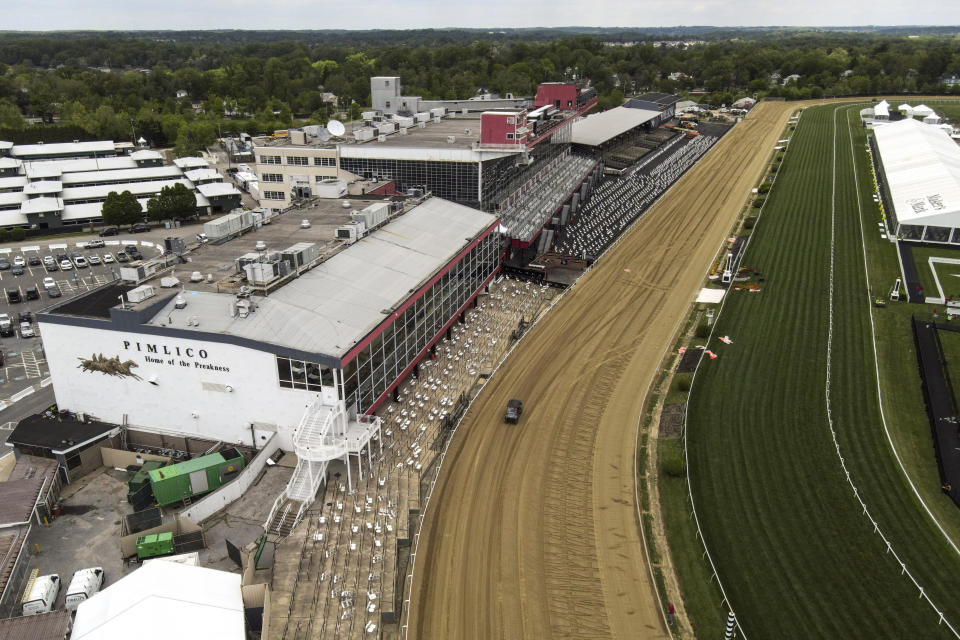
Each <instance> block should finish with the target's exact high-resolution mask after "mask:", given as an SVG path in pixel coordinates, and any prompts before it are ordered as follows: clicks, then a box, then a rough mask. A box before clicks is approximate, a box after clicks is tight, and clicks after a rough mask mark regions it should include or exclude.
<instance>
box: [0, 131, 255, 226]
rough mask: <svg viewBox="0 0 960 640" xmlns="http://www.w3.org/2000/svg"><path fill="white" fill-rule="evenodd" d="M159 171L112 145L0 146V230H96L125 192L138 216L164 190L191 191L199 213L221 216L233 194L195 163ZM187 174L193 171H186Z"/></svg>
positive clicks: (159, 166)
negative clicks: (108, 202)
mask: <svg viewBox="0 0 960 640" xmlns="http://www.w3.org/2000/svg"><path fill="white" fill-rule="evenodd" d="M184 167H187V168H188V169H187V171H186V173H185V169H184V168H183V167H181V166H179V165H178V164H174V165H164V164H163V156H162V155H161V154H160V153H158V152H156V151H152V150H149V149H138V150H134V149H133V145H131V144H129V143H123V142H121V143H115V142H112V141H109V140H107V141H97V142H72V143H62V144H32V145H15V144H12V143H9V142H0V227H5V228H12V227H20V228H24V229H56V228H58V227H64V226H71V225H82V224H87V223H91V222H98V221H99V220H100V218H101V209H102V203H103V201H104V200H105V199H106V197H107V195H108V194H109V193H110V192H111V191H116V192H118V193H119V192H123V191H130V192H131V193H132V194H133V195H134V196H136V197H137V199H138V200H139V201H140V203H141V205H142V206H143V207H144V210H146V204H147V201H148V200H149V199H150V198H152V197H154V196H156V195H157V194H159V193H160V190H161V189H163V188H164V187H166V186H171V185H174V184H177V183H179V184H183V185H184V186H185V187H187V188H188V189H190V190H191V191H193V192H194V193H195V195H196V199H197V208H198V210H199V211H200V212H202V213H216V212H219V211H229V210H231V209H233V208H234V207H236V206H238V205H239V203H240V192H239V191H238V190H237V189H236V188H234V187H233V186H232V185H230V184H227V183H225V182H224V181H223V176H222V175H220V174H219V173H217V172H216V171H215V170H213V169H210V168H209V166H208V165H207V162H206V161H205V160H203V159H202V158H194V159H192V161H190V162H188V163H184ZM189 169H193V171H189Z"/></svg>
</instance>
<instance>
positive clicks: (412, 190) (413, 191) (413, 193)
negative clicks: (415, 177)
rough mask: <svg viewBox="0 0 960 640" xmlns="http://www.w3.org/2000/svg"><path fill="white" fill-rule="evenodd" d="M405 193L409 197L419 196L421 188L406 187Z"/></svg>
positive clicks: (421, 193) (421, 191) (420, 195)
mask: <svg viewBox="0 0 960 640" xmlns="http://www.w3.org/2000/svg"><path fill="white" fill-rule="evenodd" d="M407 195H408V196H409V197H411V198H420V197H422V196H423V189H417V188H414V187H411V188H410V189H407Z"/></svg>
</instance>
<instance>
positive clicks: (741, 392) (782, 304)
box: [685, 105, 960, 638]
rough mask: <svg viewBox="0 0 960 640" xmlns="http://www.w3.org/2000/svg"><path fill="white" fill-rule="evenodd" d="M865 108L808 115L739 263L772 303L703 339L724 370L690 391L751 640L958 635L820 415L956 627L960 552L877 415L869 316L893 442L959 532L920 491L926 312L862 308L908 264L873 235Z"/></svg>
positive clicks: (715, 523) (695, 469) (698, 455)
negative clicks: (913, 323) (915, 316)
mask: <svg viewBox="0 0 960 640" xmlns="http://www.w3.org/2000/svg"><path fill="white" fill-rule="evenodd" d="M859 106H860V105H856V106H840V107H837V106H835V105H828V106H823V107H815V108H811V109H808V110H807V111H806V113H805V114H804V116H803V117H802V118H801V121H800V124H799V126H798V127H797V129H796V131H795V132H794V134H793V137H792V140H791V148H790V152H789V153H788V154H787V157H786V160H785V161H784V165H783V167H782V169H781V171H780V175H779V177H778V179H777V183H776V185H775V186H774V188H773V190H772V191H771V193H770V196H769V198H768V204H767V208H766V209H765V212H764V217H763V219H761V221H760V222H759V224H758V225H757V227H756V229H755V231H754V240H753V244H751V246H750V248H749V249H748V254H747V255H746V259H745V263H747V264H750V265H751V266H753V267H755V268H758V269H761V270H762V271H763V272H764V274H765V276H766V282H765V284H764V288H763V291H762V292H761V293H760V294H746V293H731V294H730V296H729V297H728V301H727V303H726V306H725V309H724V311H723V314H722V315H721V316H720V318H719V319H718V321H717V334H716V335H724V334H728V335H730V336H731V337H732V338H733V339H734V344H733V345H724V344H723V343H720V342H719V341H714V342H712V343H711V344H710V348H711V349H713V350H714V351H715V352H717V353H718V354H719V358H718V359H717V360H712V361H708V362H707V363H705V364H704V365H702V366H701V369H700V371H699V372H698V373H697V376H696V379H695V381H694V384H693V390H692V393H691V398H690V421H689V423H688V425H687V446H688V453H689V460H690V466H691V471H690V477H691V486H692V491H693V495H694V499H695V503H696V507H697V511H698V514H699V516H700V519H701V525H702V527H703V529H704V536H705V539H706V543H707V545H708V547H709V549H710V551H711V555H712V556H713V558H714V561H715V563H716V565H717V569H718V572H719V574H720V578H721V580H722V582H723V584H724V588H725V589H726V590H727V593H728V595H729V597H730V600H731V603H730V604H731V605H732V607H733V608H734V609H735V610H736V612H737V615H738V619H739V621H740V623H741V624H742V626H743V628H744V629H745V631H746V632H747V634H748V635H749V636H750V637H751V638H811V637H816V638H880V637H893V638H941V637H948V635H949V631H948V630H947V629H946V626H945V625H939V624H938V616H937V615H936V614H935V613H934V612H933V610H932V609H931V607H930V605H929V604H927V602H926V601H924V600H921V599H919V598H918V595H919V592H918V590H917V589H916V588H915V587H914V586H913V584H912V583H911V582H910V581H909V580H907V579H906V578H904V577H903V576H902V575H901V567H900V566H899V565H898V564H897V563H896V562H895V561H894V560H893V557H892V555H891V554H888V553H887V548H886V545H885V544H884V543H883V542H882V540H881V538H880V537H879V536H878V535H877V534H876V533H875V532H874V528H873V525H872V524H871V522H870V520H868V519H867V518H866V517H865V516H864V515H863V513H862V510H861V508H860V505H859V503H858V501H857V499H856V498H855V496H854V495H853V492H852V490H851V487H850V485H849V484H848V482H847V478H846V474H845V472H844V470H843V467H842V466H841V461H840V458H839V456H838V454H837V450H836V448H835V445H834V441H833V436H832V434H831V423H830V422H829V421H828V415H827V407H828V406H829V407H830V409H831V411H832V426H833V428H834V430H835V433H836V438H837V442H838V444H839V447H840V451H841V453H842V455H843V456H844V459H845V461H846V466H847V470H848V471H849V473H850V477H851V479H852V480H853V482H854V483H855V484H856V486H857V487H858V490H859V495H860V496H861V497H862V498H863V500H864V501H865V503H866V504H867V506H868V508H869V509H870V511H871V513H872V515H873V517H874V518H875V519H876V521H877V523H878V525H879V527H880V528H881V529H882V530H883V532H884V533H885V534H886V535H887V538H888V539H889V540H890V542H891V544H892V546H893V549H894V550H896V552H897V553H899V554H900V557H901V559H902V560H903V561H904V562H905V563H906V565H907V567H908V568H909V569H910V571H911V572H912V573H913V575H914V576H915V577H916V578H917V580H918V581H919V582H920V584H921V585H923V586H924V588H925V590H926V593H927V594H928V595H929V596H930V598H931V599H932V600H933V601H934V602H935V603H936V604H937V605H938V606H939V607H940V608H941V609H942V610H943V611H944V613H945V615H946V617H947V619H948V620H950V621H951V622H953V623H954V624H958V625H960V600H958V599H957V598H955V597H954V594H955V588H954V586H955V584H956V576H957V575H958V574H960V555H958V554H957V553H956V551H955V550H954V549H953V548H951V547H949V546H948V545H947V544H946V542H945V539H944V537H943V535H942V534H941V532H940V531H938V530H937V529H936V528H935V527H934V525H933V523H932V521H931V519H930V518H929V516H927V514H926V513H925V512H924V511H923V510H922V508H921V506H920V504H919V502H918V501H917V499H916V497H915V496H914V494H913V492H912V490H911V489H910V488H909V486H908V484H907V482H906V479H905V477H904V474H903V472H902V471H901V469H900V466H899V464H898V463H897V460H896V459H895V457H894V455H893V451H892V449H891V446H890V442H889V441H888V438H887V435H886V432H885V430H884V423H883V421H882V420H881V414H880V406H879V402H878V397H877V393H876V386H877V379H876V376H875V373H874V364H873V357H874V356H873V345H872V338H871V336H872V334H871V332H872V327H871V323H870V319H871V314H873V315H874V316H875V317H876V322H877V327H876V329H877V333H878V335H879V336H880V337H881V340H880V347H879V349H880V353H879V358H880V362H881V363H882V364H881V369H882V372H881V381H880V384H881V388H882V389H883V391H884V394H885V395H884V409H885V411H886V417H887V419H888V425H887V426H888V427H889V428H890V429H891V436H890V438H891V439H892V440H893V442H894V444H895V445H896V447H897V450H898V452H899V454H900V455H901V457H902V458H903V460H904V465H905V466H906V467H907V469H908V471H910V473H911V476H912V477H913V479H914V482H915V483H916V484H917V485H918V488H919V489H920V492H921V495H923V496H924V498H925V499H926V500H928V501H929V502H930V503H931V508H933V509H934V510H935V513H937V514H938V516H939V517H941V518H942V519H943V520H946V521H947V522H946V523H945V526H947V527H948V529H949V531H950V532H951V533H956V532H957V531H960V515H958V513H957V510H956V508H953V510H952V511H950V510H948V509H946V508H945V507H946V504H944V503H948V502H949V501H948V500H946V499H945V498H943V499H942V500H938V495H937V493H938V489H939V485H938V483H934V486H933V487H932V488H931V487H930V486H929V482H928V480H929V478H930V477H931V474H932V477H933V478H934V479H935V478H936V465H935V463H934V460H933V453H932V444H931V442H930V429H929V426H928V425H927V424H926V416H925V414H924V413H923V405H922V399H921V397H920V393H919V387H918V382H919V380H918V376H917V373H916V359H915V357H914V354H913V345H912V339H911V338H910V333H909V317H910V314H911V313H912V312H920V313H924V312H928V311H925V307H923V306H918V305H907V304H906V303H902V304H891V305H890V306H888V307H887V308H885V309H877V310H876V311H873V310H872V309H871V307H870V300H869V295H868V284H869V287H870V288H872V289H873V290H874V291H877V292H885V291H887V290H889V288H890V286H891V284H892V283H893V281H894V280H895V279H896V277H897V275H898V272H899V269H898V267H897V260H896V256H895V254H894V253H893V251H892V245H890V243H888V242H886V241H883V240H881V239H880V236H879V234H878V233H877V232H876V226H877V225H876V222H877V221H878V219H879V214H878V212H877V211H876V208H875V207H873V206H872V199H871V197H870V192H871V190H872V184H871V182H870V180H869V166H868V165H867V154H866V150H865V148H864V147H865V139H864V134H863V132H862V129H861V128H860V127H859V124H858V123H856V124H852V123H855V116H856V110H857V109H858V108H859ZM851 124H852V126H851ZM834 162H835V163H836V181H834ZM855 175H856V177H857V178H859V181H860V184H859V187H860V191H859V192H858V191H857V187H856V185H855V181H854V177H855ZM858 201H859V202H860V204H861V205H862V206H863V214H864V220H863V226H864V231H865V233H864V234H861V227H860V219H859V210H858V206H857V204H858ZM831 212H835V219H832V218H831ZM831 240H833V241H834V242H835V249H834V250H832V249H831ZM864 247H866V249H867V251H868V255H869V257H870V282H869V283H868V282H867V276H866V274H865V271H864V258H863V252H864ZM831 258H832V260H833V262H834V272H833V282H832V284H833V288H834V296H833V304H832V307H831V305H830V297H829V292H830V288H831V272H830V263H831ZM875 258H878V259H876V260H875ZM831 312H832V322H833V335H832V340H831V337H830V334H829V329H828V327H829V325H830V319H831ZM828 344H829V345H830V346H831V347H832V351H831V366H832V375H831V387H830V394H829V405H828V403H827V401H828V396H827V393H826V389H825V383H826V365H827V347H828ZM893 372H896V375H892V373H893ZM908 374H912V377H911V375H908ZM914 382H916V383H917V384H914ZM892 386H896V387H897V388H896V389H892V388H891V387H892ZM951 506H952V505H951ZM685 588H686V586H685Z"/></svg>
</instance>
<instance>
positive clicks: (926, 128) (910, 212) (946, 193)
mask: <svg viewBox="0 0 960 640" xmlns="http://www.w3.org/2000/svg"><path fill="white" fill-rule="evenodd" d="M873 135H874V136H875V138H876V141H877V149H878V151H879V152H880V157H881V159H882V160H883V172H884V174H885V175H886V177H887V185H888V186H889V188H890V197H891V199H892V200H893V203H892V204H893V207H894V209H895V210H896V214H897V220H898V221H899V222H900V224H915V225H933V226H943V227H960V147H958V146H957V143H955V142H954V141H953V140H952V139H951V138H950V135H949V134H947V133H946V132H944V130H943V129H941V128H940V127H937V126H934V125H929V124H924V123H922V122H919V121H917V120H914V119H912V118H907V119H904V120H899V121H897V122H891V123H890V124H885V125H882V126H879V127H876V128H875V129H874V131H873Z"/></svg>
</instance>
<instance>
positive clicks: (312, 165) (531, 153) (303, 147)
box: [254, 77, 597, 245]
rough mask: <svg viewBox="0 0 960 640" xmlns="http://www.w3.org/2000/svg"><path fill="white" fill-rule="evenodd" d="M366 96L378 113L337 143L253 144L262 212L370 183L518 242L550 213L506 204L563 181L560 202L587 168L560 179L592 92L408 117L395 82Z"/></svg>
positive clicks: (414, 107) (472, 104) (289, 138)
mask: <svg viewBox="0 0 960 640" xmlns="http://www.w3.org/2000/svg"><path fill="white" fill-rule="evenodd" d="M371 92H372V95H373V98H374V99H373V102H374V106H377V105H379V106H380V107H381V108H380V109H377V110H373V111H368V112H365V113H363V120H362V121H358V122H356V123H353V125H352V126H351V127H349V129H348V130H347V131H346V132H345V133H344V134H343V135H342V136H339V137H338V136H331V135H329V133H328V132H327V131H326V130H325V129H323V128H322V127H304V128H303V129H302V130H290V131H286V132H277V134H275V135H274V136H270V137H267V138H260V139H256V140H255V141H254V143H255V154H254V155H255V158H256V173H257V175H258V176H259V186H260V194H261V198H260V204H261V206H262V207H266V208H272V209H276V210H281V209H284V208H286V207H289V206H290V205H291V204H292V203H293V202H294V201H295V200H296V199H298V198H303V197H311V196H313V195H316V194H317V193H320V192H322V191H326V188H327V185H328V184H329V183H330V182H331V181H340V182H342V183H344V184H345V183H347V182H353V181H356V180H373V181H379V182H387V183H392V187H391V189H393V190H395V191H398V192H410V193H420V192H429V193H431V194H433V195H434V196H437V197H441V198H445V199H448V200H452V201H454V202H458V203H460V204H465V205H467V206H470V207H474V208H476V209H480V210H482V211H487V212H494V213H497V214H499V215H501V216H502V217H503V220H504V227H505V228H506V229H508V230H511V231H510V232H511V233H516V234H517V235H516V236H513V235H512V236H511V237H513V238H514V239H515V240H516V241H518V242H520V243H522V244H524V245H528V244H530V243H531V242H533V241H534V240H535V239H536V238H537V237H538V235H539V234H540V232H541V230H542V229H543V227H544V226H545V225H546V224H548V223H549V222H550V220H551V218H552V217H554V214H555V213H556V209H557V207H556V206H552V203H539V204H538V203H536V202H532V203H531V204H532V205H535V208H532V209H530V208H528V209H525V210H520V209H518V208H517V207H516V206H515V204H516V203H517V202H519V201H520V200H522V199H524V198H523V196H524V194H525V193H527V192H528V191H530V190H532V189H536V188H537V186H538V185H543V184H546V183H558V182H560V183H563V184H566V182H567V181H568V180H572V181H573V182H576V184H572V185H571V186H570V187H569V188H567V189H566V196H567V197H569V196H570V193H571V192H572V191H574V190H576V188H578V187H579V186H580V185H581V184H582V183H583V182H584V181H585V180H586V179H587V177H588V175H589V173H590V171H591V170H592V168H593V166H594V165H595V162H593V163H585V162H579V161H577V162H574V163H573V166H575V167H577V171H578V172H579V174H578V176H577V177H576V178H570V177H569V176H568V173H569V165H570V164H571V163H565V162H563V161H562V160H563V159H564V158H568V157H570V156H571V152H572V150H571V146H570V132H571V127H572V124H573V121H574V120H575V119H576V118H577V117H579V116H581V115H582V114H584V113H586V112H587V111H589V110H590V109H591V108H593V107H594V106H595V105H596V101H597V98H596V93H595V91H594V90H593V89H592V88H582V87H579V86H577V85H575V84H569V83H568V84H563V83H553V84H544V85H541V86H540V88H539V89H538V92H537V97H536V98H535V99H534V101H533V105H532V109H528V108H527V106H528V104H529V101H524V100H515V99H509V100H504V101H496V100H464V101H457V107H458V108H457V109H456V110H453V109H451V108H449V105H448V106H442V105H441V106H436V107H433V106H431V107H430V108H429V110H418V109H425V108H426V106H427V105H428V104H430V103H428V102H427V101H421V100H420V99H419V98H415V97H410V96H406V97H405V96H403V95H402V91H401V89H400V84H399V78H395V77H374V78H372V79H371ZM388 103H389V107H388V106H387V105H388ZM501 103H503V104H501ZM560 204H562V203H560Z"/></svg>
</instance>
